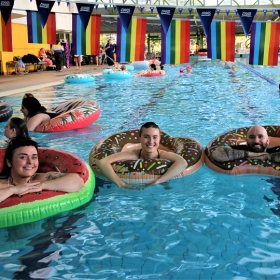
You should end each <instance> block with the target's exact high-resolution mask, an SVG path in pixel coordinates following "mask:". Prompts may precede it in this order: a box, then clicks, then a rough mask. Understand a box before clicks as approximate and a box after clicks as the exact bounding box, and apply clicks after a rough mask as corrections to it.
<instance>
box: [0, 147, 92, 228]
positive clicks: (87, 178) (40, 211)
mask: <svg viewBox="0 0 280 280" xmlns="http://www.w3.org/2000/svg"><path fill="white" fill-rule="evenodd" d="M5 152H6V149H4V148H2V149H0V158H1V160H0V170H2V168H3V161H4V156H5ZM39 163H40V164H39V169H38V172H39V173H46V172H50V171H57V168H58V169H59V170H60V171H61V172H62V173H77V174H78V175H79V176H80V177H81V178H82V179H83V180H84V183H85V184H84V187H83V188H82V189H81V190H80V191H79V192H74V193H65V192H61V191H48V190H43V191H41V192H40V193H38V194H37V193H28V194H25V195H23V196H22V197H18V196H11V197H9V198H7V199H5V200H4V201H2V202H1V203H0V228H3V227H9V226H15V225H19V224H24V223H29V222H34V221H38V220H41V219H44V218H47V217H50V216H52V215H55V214H57V213H60V212H64V211H68V210H71V209H74V208H77V207H79V206H81V205H83V204H85V203H87V202H88V201H90V199H91V198H92V195H93V191H94V188H95V177H94V175H93V172H92V170H91V169H90V167H89V166H88V164H86V163H85V162H84V161H83V160H82V159H81V158H79V157H78V156H76V155H74V154H72V153H69V152H66V151H62V150H58V149H51V148H39Z"/></svg>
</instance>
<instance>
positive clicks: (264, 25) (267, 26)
mask: <svg viewBox="0 0 280 280" xmlns="http://www.w3.org/2000/svg"><path fill="white" fill-rule="evenodd" d="M279 34H280V23H278V22H253V23H252V26H251V41H250V56H249V64H251V65H269V66H273V65H274V66H276V65H277V64H278V48H279Z"/></svg>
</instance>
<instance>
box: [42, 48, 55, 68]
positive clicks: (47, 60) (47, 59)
mask: <svg viewBox="0 0 280 280" xmlns="http://www.w3.org/2000/svg"><path fill="white" fill-rule="evenodd" d="M39 57H40V59H41V60H42V61H45V62H47V65H48V66H52V65H53V63H52V61H51V60H50V59H49V58H48V56H47V54H46V52H45V50H44V49H43V48H41V49H40V51H39Z"/></svg>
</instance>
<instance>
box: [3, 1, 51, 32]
mask: <svg viewBox="0 0 280 280" xmlns="http://www.w3.org/2000/svg"><path fill="white" fill-rule="evenodd" d="M1 2H2V1H1ZM36 4H37V9H38V12H39V16H40V20H41V23H42V26H43V28H44V27H45V25H46V22H47V20H48V17H49V14H50V12H51V9H52V7H53V5H54V1H43V0H36Z"/></svg>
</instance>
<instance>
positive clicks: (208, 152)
mask: <svg viewBox="0 0 280 280" xmlns="http://www.w3.org/2000/svg"><path fill="white" fill-rule="evenodd" d="M264 128H265V129H266V131H267V133H268V136H269V139H270V145H273V146H280V126H264ZM249 129H250V127H242V128H237V129H233V130H230V131H227V132H226V133H223V134H221V135H219V136H217V137H215V138H214V139H213V140H211V142H210V143H209V144H208V145H207V147H206V148H205V164H206V165H207V166H208V167H209V168H210V169H212V170H214V171H216V172H219V173H226V174H229V175H241V174H263V175H270V176H280V163H276V162H271V161H269V160H265V161H262V160H256V159H248V158H243V159H237V160H232V161H227V162H217V161H215V160H214V159H213V157H212V153H213V152H214V151H215V149H216V148H218V147H220V146H235V145H239V144H240V143H242V142H243V143H244V142H245V141H246V135H247V132H248V130H249Z"/></svg>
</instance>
